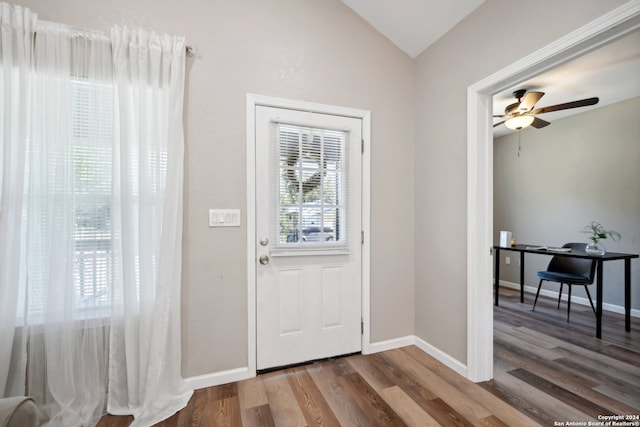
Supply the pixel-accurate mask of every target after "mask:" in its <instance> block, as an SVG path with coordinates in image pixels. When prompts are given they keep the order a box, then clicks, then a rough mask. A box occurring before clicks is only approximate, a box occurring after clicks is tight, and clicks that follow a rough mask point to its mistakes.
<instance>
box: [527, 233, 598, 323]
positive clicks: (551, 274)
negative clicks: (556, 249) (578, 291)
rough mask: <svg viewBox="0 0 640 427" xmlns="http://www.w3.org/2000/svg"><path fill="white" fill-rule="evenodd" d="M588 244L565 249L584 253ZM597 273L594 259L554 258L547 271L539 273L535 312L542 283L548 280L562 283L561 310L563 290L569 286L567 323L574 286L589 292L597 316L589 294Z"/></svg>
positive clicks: (559, 295) (577, 244)
mask: <svg viewBox="0 0 640 427" xmlns="http://www.w3.org/2000/svg"><path fill="white" fill-rule="evenodd" d="M586 246H587V244H586V243H566V244H565V245H563V246H562V247H563V248H571V250H572V251H584V249H585V247H586ZM595 272H596V261H595V260H592V259H582V258H569V257H563V256H554V257H553V258H551V261H549V265H548V266H547V270H546V271H538V278H539V279H540V283H539V284H538V292H536V299H535V301H534V302H533V310H535V309H536V303H537V302H538V295H540V288H541V287H542V282H543V281H544V280H547V281H549V282H558V283H560V293H559V294H558V308H560V300H561V299H562V288H563V286H564V285H568V286H569V299H568V301H567V322H568V321H569V313H570V312H571V287H572V286H573V285H582V286H584V289H585V290H586V291H587V296H588V297H589V302H590V303H591V308H592V309H593V312H594V314H595V312H596V308H595V307H594V306H593V300H592V299H591V294H590V293H589V288H588V287H587V286H588V285H591V284H592V283H593V278H594V276H595Z"/></svg>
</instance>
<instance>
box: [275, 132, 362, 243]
mask: <svg viewBox="0 0 640 427" xmlns="http://www.w3.org/2000/svg"><path fill="white" fill-rule="evenodd" d="M274 129H275V139H276V141H275V142H276V143H275V144H274V146H275V147H276V148H277V149H276V150H275V151H276V156H275V157H277V165H278V166H277V168H274V169H275V170H274V171H277V173H278V177H277V178H276V179H274V180H272V182H274V183H276V187H277V188H276V194H277V196H276V197H277V201H278V203H277V204H276V206H277V209H278V212H277V215H275V218H276V222H277V224H274V227H275V229H276V230H275V231H276V235H277V236H278V242H277V247H278V248H281V249H287V250H289V249H294V250H295V249H296V248H299V249H303V250H304V249H340V248H344V249H346V247H347V241H348V239H349V230H348V229H347V221H346V218H347V213H348V212H347V209H348V201H349V198H348V194H347V188H348V186H347V182H346V180H347V176H348V175H347V168H348V166H349V165H348V164H347V159H348V156H347V150H348V146H347V141H348V133H347V132H345V131H339V130H328V129H318V128H310V127H304V126H297V125H290V124H282V123H274Z"/></svg>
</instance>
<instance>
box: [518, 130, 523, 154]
mask: <svg viewBox="0 0 640 427" xmlns="http://www.w3.org/2000/svg"><path fill="white" fill-rule="evenodd" d="M521 135H522V131H520V130H519V131H518V157H520V150H521V149H522V145H521V144H520V136H521Z"/></svg>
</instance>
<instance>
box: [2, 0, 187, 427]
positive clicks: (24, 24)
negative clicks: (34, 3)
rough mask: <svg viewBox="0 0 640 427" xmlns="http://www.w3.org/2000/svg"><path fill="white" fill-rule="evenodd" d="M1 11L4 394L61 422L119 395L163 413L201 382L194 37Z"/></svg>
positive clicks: (94, 414)
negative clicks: (186, 154)
mask: <svg viewBox="0 0 640 427" xmlns="http://www.w3.org/2000/svg"><path fill="white" fill-rule="evenodd" d="M0 12H1V13H2V15H0V20H1V22H2V25H3V28H2V34H1V37H2V40H1V41H0V46H1V49H2V50H1V51H0V58H1V59H2V62H1V63H0V72H1V74H0V76H1V77H2V81H0V83H2V87H1V88H0V91H2V92H1V94H2V95H3V96H2V101H0V102H2V103H3V114H2V117H1V119H0V123H1V125H2V128H1V131H2V146H1V148H2V150H0V156H2V157H0V160H1V161H0V165H1V167H2V169H0V172H1V173H0V179H1V181H0V184H1V185H0V190H1V191H2V193H0V202H1V204H0V285H1V286H0V309H1V310H2V311H0V322H1V323H0V328H1V329H0V333H1V335H0V340H1V341H0V345H1V346H2V347H0V356H1V358H0V393H2V395H3V396H9V395H17V394H29V395H31V396H32V397H34V398H35V400H36V402H37V403H38V405H39V407H40V408H41V409H42V410H43V413H44V415H45V418H46V419H47V420H48V423H47V425H49V426H65V427H70V426H93V425H95V424H96V423H97V421H98V420H99V417H100V416H101V414H102V413H103V412H104V411H105V408H108V410H109V412H111V413H114V414H133V415H134V417H135V421H134V424H133V425H135V426H148V425H152V424H154V423H156V422H159V421H161V420H162V419H164V418H167V417H168V416H170V415H172V414H173V413H174V412H176V411H177V410H179V409H181V408H182V407H184V406H185V405H186V403H187V401H188V400H189V398H190V396H191V394H192V390H190V389H188V388H187V387H186V386H185V384H184V382H183V381H182V379H181V377H180V365H181V358H180V354H181V351H180V345H181V340H180V323H179V322H180V277H181V271H180V270H181V240H182V180H183V145H184V141H183V128H182V104H183V93H184V60H185V42H184V39H182V38H178V37H170V36H159V35H156V34H154V33H147V32H145V31H142V30H138V31H129V30H127V29H120V28H116V29H114V30H113V31H112V34H111V37H109V36H107V35H104V34H101V33H92V32H87V31H79V30H74V29H71V28H69V27H66V26H64V25H59V24H52V23H46V22H38V23H37V25H36V21H37V20H36V16H35V15H32V14H30V13H29V11H28V10H26V9H22V8H20V7H17V6H16V7H13V6H8V5H6V4H5V3H0ZM5 23H7V24H6V25H5ZM35 27H37V28H35ZM7 29H10V30H7ZM34 32H35V34H36V36H35V43H34V44H32V43H33V40H34V37H33V34H34ZM16 307H17V309H16Z"/></svg>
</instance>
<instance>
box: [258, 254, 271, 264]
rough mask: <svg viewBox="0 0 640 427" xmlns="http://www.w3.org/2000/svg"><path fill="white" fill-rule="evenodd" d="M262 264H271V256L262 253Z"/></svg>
mask: <svg viewBox="0 0 640 427" xmlns="http://www.w3.org/2000/svg"><path fill="white" fill-rule="evenodd" d="M260 264H262V265H267V264H269V256H268V255H262V256H261V257H260Z"/></svg>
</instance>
